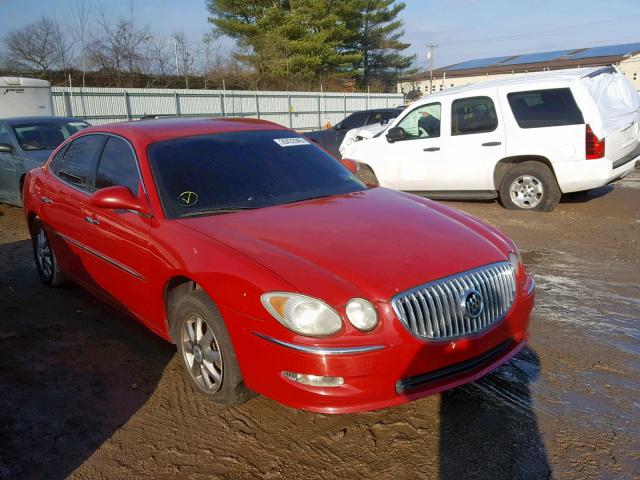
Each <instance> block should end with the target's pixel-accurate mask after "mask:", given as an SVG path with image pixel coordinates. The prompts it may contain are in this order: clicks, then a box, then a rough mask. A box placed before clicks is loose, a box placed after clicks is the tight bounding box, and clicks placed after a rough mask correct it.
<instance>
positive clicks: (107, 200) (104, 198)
mask: <svg viewBox="0 0 640 480" xmlns="http://www.w3.org/2000/svg"><path fill="white" fill-rule="evenodd" d="M90 203H91V205H92V206H94V207H98V208H108V209H111V210H132V211H134V212H138V213H141V214H142V215H144V216H151V215H150V214H149V208H148V206H147V205H146V202H142V201H140V199H138V198H136V197H135V196H134V195H133V194H132V193H131V190H129V189H128V188H127V187H120V186H116V187H106V188H101V189H100V190H97V191H96V192H95V193H94V194H93V195H91V200H90Z"/></svg>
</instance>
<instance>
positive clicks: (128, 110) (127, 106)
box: [123, 92, 131, 120]
mask: <svg viewBox="0 0 640 480" xmlns="http://www.w3.org/2000/svg"><path fill="white" fill-rule="evenodd" d="M123 96H124V111H125V112H126V114H127V120H131V104H130V103H129V92H124V93H123Z"/></svg>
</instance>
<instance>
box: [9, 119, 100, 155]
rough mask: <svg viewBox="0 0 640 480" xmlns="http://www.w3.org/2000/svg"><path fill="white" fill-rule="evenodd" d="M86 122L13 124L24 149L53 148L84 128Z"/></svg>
mask: <svg viewBox="0 0 640 480" xmlns="http://www.w3.org/2000/svg"><path fill="white" fill-rule="evenodd" d="M88 126H89V124H88V123H85V122H80V121H78V122H68V123H67V122H29V123H20V124H15V125H12V127H13V131H14V132H15V134H16V138H17V139H18V143H20V147H21V148H22V150H28V151H29V150H53V149H55V148H57V147H58V145H60V144H61V143H62V142H63V141H65V140H66V139H67V138H69V137H70V136H71V135H73V134H74V133H76V132H79V131H80V130H82V129H83V128H87V127H88Z"/></svg>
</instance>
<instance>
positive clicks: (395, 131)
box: [387, 127, 407, 143]
mask: <svg viewBox="0 0 640 480" xmlns="http://www.w3.org/2000/svg"><path fill="white" fill-rule="evenodd" d="M406 138H407V133H406V132H405V131H404V129H403V128H402V127H393V128H390V129H389V131H388V132H387V141H388V142H389V143H393V142H397V141H398V140H404V139H406Z"/></svg>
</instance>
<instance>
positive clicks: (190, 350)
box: [181, 313, 223, 393]
mask: <svg viewBox="0 0 640 480" xmlns="http://www.w3.org/2000/svg"><path fill="white" fill-rule="evenodd" d="M181 340H182V352H183V359H184V364H185V366H186V367H187V370H188V371H189V374H190V375H191V378H192V379H193V380H194V382H195V383H196V384H197V385H198V386H199V387H200V388H201V389H202V390H203V391H205V392H207V393H215V392H217V391H218V390H220V387H222V374H223V366H222V354H221V352H220V347H219V346H218V341H217V340H216V337H215V335H214V333H213V329H212V328H211V325H209V323H207V321H206V320H205V319H204V318H203V317H201V316H200V315H198V314H197V313H194V314H192V315H191V316H190V317H189V318H187V320H186V321H185V322H184V323H183V326H182V335H181Z"/></svg>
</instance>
